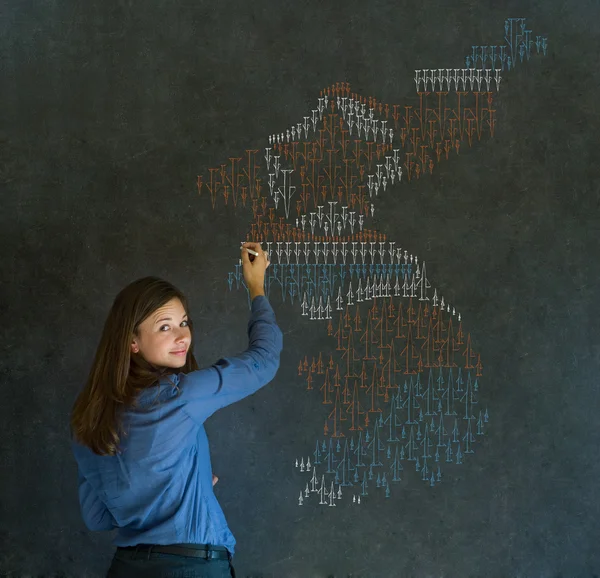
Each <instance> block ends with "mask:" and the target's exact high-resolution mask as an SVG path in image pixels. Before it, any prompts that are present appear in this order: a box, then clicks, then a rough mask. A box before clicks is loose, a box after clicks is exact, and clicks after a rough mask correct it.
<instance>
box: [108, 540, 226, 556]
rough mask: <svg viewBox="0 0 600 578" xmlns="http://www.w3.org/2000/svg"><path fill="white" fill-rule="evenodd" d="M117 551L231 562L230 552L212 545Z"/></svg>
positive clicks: (166, 546)
mask: <svg viewBox="0 0 600 578" xmlns="http://www.w3.org/2000/svg"><path fill="white" fill-rule="evenodd" d="M117 550H129V551H131V550H134V551H135V552H147V553H148V554H152V553H154V552H156V553H160V554H177V555H178V556H191V557H193V558H204V559H205V560H229V558H230V554H229V550H227V548H225V547H224V546H213V545H212V544H168V545H162V544H138V545H137V546H118V547H117Z"/></svg>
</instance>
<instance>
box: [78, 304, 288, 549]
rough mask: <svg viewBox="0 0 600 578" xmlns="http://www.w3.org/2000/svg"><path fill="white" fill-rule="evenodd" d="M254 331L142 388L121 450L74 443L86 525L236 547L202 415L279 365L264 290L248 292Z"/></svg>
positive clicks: (139, 540)
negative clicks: (107, 452) (242, 347)
mask: <svg viewBox="0 0 600 578" xmlns="http://www.w3.org/2000/svg"><path fill="white" fill-rule="evenodd" d="M248 336H249V345H248V349H246V351H244V352H243V353H241V354H240V355H238V356H236V357H226V358H223V359H220V360H219V361H217V362H216V363H215V364H214V365H212V366H210V367H207V368H204V369H200V370H197V371H193V372H190V373H188V374H184V373H179V374H173V375H171V376H169V379H166V378H165V379H161V381H160V382H159V383H158V384H157V385H156V386H154V387H151V388H148V389H147V390H144V391H143V392H142V393H141V394H140V396H139V407H138V408H128V409H127V411H124V412H123V414H122V416H123V420H124V421H123V424H124V430H125V432H128V434H127V436H122V438H121V449H122V453H121V454H117V455H115V456H99V455H96V454H95V453H93V452H92V451H91V450H90V449H89V448H87V447H85V446H82V445H80V444H78V443H76V442H72V448H73V452H74V454H75V459H76V460H77V464H78V467H79V501H80V504H81V512H82V515H83V519H84V521H85V524H86V526H87V527H88V528H89V529H90V530H112V529H113V528H116V529H117V530H118V531H117V534H116V536H115V538H114V540H113V544H114V545H115V546H134V545H136V544H177V543H194V544H215V545H221V546H225V547H226V548H227V549H228V550H229V551H230V552H231V553H232V554H233V552H234V546H235V538H234V537H233V534H232V533H231V531H230V530H229V527H228V526H227V522H226V520H225V516H224V514H223V510H222V509H221V506H220V505H219V503H218V501H217V499H216V497H215V495H214V492H213V485H212V468H211V464H210V453H209V447H208V439H207V437H206V432H205V430H204V425H203V424H204V422H205V420H206V419H208V418H209V417H210V416H211V415H212V414H213V413H214V412H215V411H217V410H218V409H220V408H222V407H225V406H227V405H229V404H231V403H235V402H236V401H238V400H240V399H242V398H244V397H246V396H248V395H251V394H253V393H254V392H256V391H257V390H258V389H259V388H261V387H262V386H264V385H266V384H267V383H269V382H270V381H271V380H272V379H273V377H274V376H275V373H276V372H277V369H278V368H279V354H280V352H281V348H282V343H283V339H282V334H281V331H280V329H279V327H278V326H277V322H276V320H275V313H274V312H273V309H272V308H271V305H270V304H269V301H268V300H267V298H266V297H265V296H262V295H260V296H258V297H255V298H254V299H253V301H252V305H251V314H250V321H249V322H248ZM169 380H170V381H169Z"/></svg>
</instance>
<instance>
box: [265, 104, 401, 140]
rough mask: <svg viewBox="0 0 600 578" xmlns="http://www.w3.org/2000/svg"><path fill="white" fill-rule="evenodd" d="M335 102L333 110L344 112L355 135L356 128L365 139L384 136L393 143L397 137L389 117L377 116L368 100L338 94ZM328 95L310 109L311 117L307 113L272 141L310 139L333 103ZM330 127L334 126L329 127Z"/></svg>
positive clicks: (343, 116)
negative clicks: (361, 100) (329, 105)
mask: <svg viewBox="0 0 600 578" xmlns="http://www.w3.org/2000/svg"><path fill="white" fill-rule="evenodd" d="M331 100H333V102H334V105H333V109H334V110H336V109H337V110H338V111H341V112H342V118H343V119H344V120H345V121H346V123H347V125H348V131H349V133H350V134H352V130H353V128H355V127H356V129H357V131H358V136H359V137H360V136H363V137H364V138H365V140H366V141H372V142H378V140H377V139H378V135H381V142H382V143H386V142H389V143H390V144H391V142H392V139H393V138H394V130H393V129H391V128H388V127H387V124H388V121H387V120H383V119H381V120H379V119H377V118H375V108H374V107H367V104H366V103H363V102H360V101H359V100H358V99H354V98H351V97H347V96H341V97H340V96H337V97H336V98H335V99H331ZM331 100H330V98H329V97H328V96H327V95H325V96H322V97H319V98H318V102H317V108H314V109H312V110H311V113H312V116H305V117H304V120H303V121H302V122H298V123H296V124H294V125H292V126H291V127H290V128H288V129H286V130H285V131H284V132H280V133H276V134H271V135H269V144H270V145H271V146H273V145H276V144H278V145H279V144H285V143H290V142H298V141H299V140H300V139H301V138H303V136H304V139H308V136H309V130H310V129H312V132H315V131H316V130H317V123H318V122H319V121H321V120H323V113H324V111H325V109H326V108H327V106H328V104H329V103H330V102H331ZM329 129H330V130H331V129H332V127H329Z"/></svg>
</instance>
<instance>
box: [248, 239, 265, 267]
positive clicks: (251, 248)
mask: <svg viewBox="0 0 600 578" xmlns="http://www.w3.org/2000/svg"><path fill="white" fill-rule="evenodd" d="M241 249H242V251H243V250H244V249H245V250H246V252H247V256H248V260H249V261H250V262H251V263H252V262H254V259H255V257H261V256H262V257H264V259H265V261H266V263H267V267H268V266H269V265H270V264H271V261H270V259H269V256H268V254H267V253H266V251H263V250H262V249H261V246H260V243H252V242H242V246H241Z"/></svg>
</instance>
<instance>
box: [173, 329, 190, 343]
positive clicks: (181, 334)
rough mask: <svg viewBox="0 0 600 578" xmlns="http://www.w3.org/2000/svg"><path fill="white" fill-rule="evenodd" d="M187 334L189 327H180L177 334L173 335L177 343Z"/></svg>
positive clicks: (183, 339) (188, 333) (184, 338)
mask: <svg viewBox="0 0 600 578" xmlns="http://www.w3.org/2000/svg"><path fill="white" fill-rule="evenodd" d="M189 335H190V332H189V329H187V328H184V327H180V328H179V330H178V332H177V336H176V337H175V341H177V343H181V342H182V341H185V340H186V338H187V337H189Z"/></svg>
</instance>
